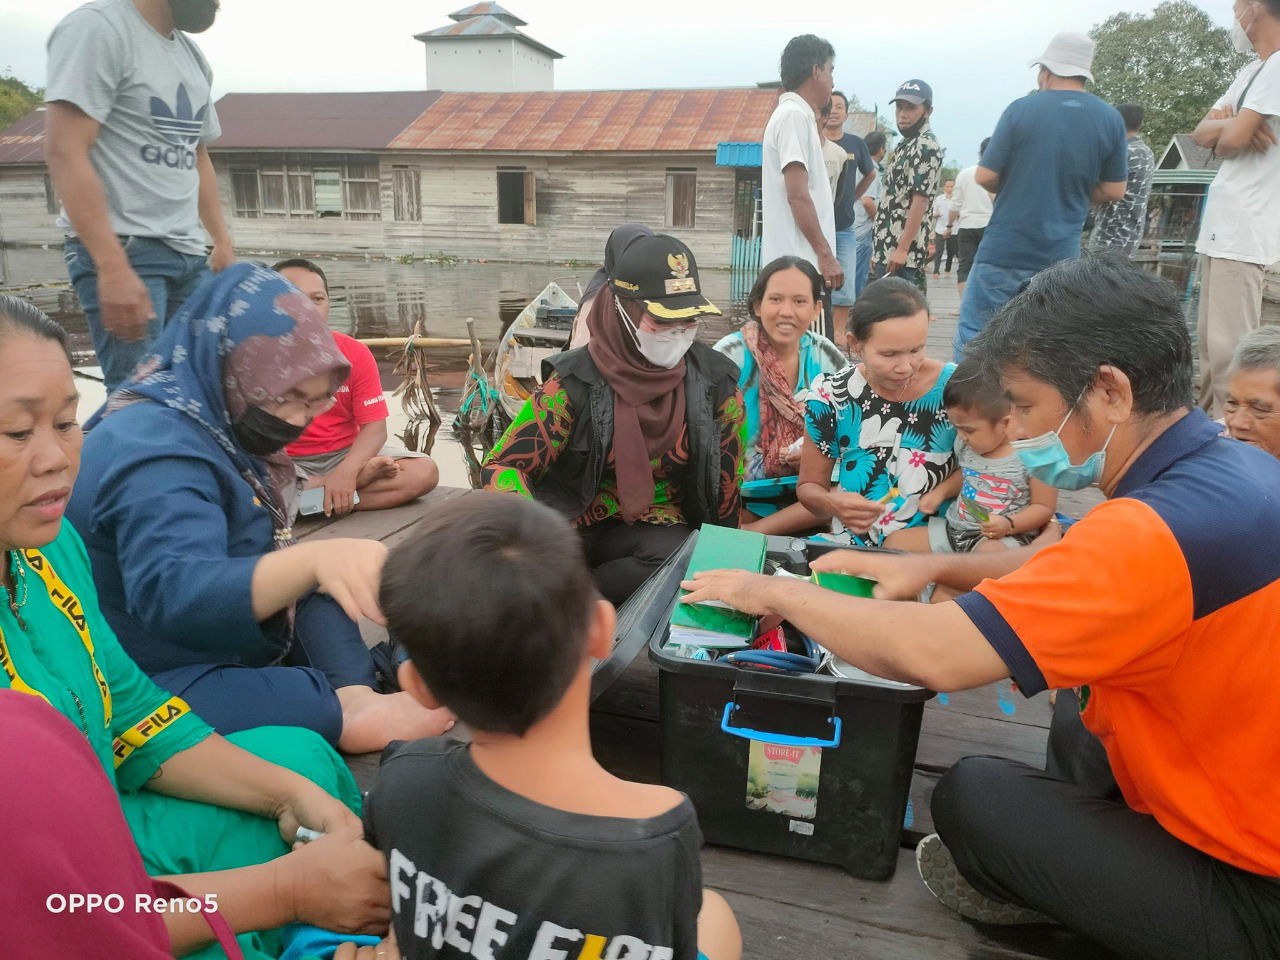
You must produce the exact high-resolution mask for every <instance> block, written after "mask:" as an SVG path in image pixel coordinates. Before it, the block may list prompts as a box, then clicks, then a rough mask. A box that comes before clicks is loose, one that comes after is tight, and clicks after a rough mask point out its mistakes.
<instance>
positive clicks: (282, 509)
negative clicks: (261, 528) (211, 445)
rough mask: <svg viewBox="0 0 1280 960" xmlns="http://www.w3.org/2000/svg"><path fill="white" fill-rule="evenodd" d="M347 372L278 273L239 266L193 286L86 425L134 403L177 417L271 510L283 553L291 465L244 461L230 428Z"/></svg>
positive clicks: (311, 309)
mask: <svg viewBox="0 0 1280 960" xmlns="http://www.w3.org/2000/svg"><path fill="white" fill-rule="evenodd" d="M349 372H350V365H349V364H348V363H347V360H346V358H345V357H344V356H343V355H342V353H341V352H340V351H339V350H338V345H337V343H336V342H335V341H334V339H333V333H332V332H331V331H330V330H329V327H328V325H327V324H326V323H325V321H324V318H323V317H322V316H321V315H320V311H319V310H317V309H316V306H315V304H313V303H312V302H311V301H310V300H309V299H308V298H307V297H306V296H305V295H304V294H302V293H301V292H299V290H298V289H297V288H296V287H295V286H293V284H291V283H289V281H287V280H286V279H285V278H284V277H282V276H280V274H278V273H275V272H273V271H271V270H267V269H265V268H264V267H259V266H256V265H255V264H250V263H240V264H236V265H235V266H233V267H229V268H228V269H226V270H224V271H223V272H222V273H219V274H215V275H214V276H212V277H209V278H208V279H207V280H205V281H204V283H202V284H201V285H200V286H199V287H198V288H197V289H196V291H195V293H194V294H192V296H191V298H190V299H189V300H188V301H187V302H186V304H184V305H183V307H182V309H181V310H180V311H179V312H178V314H177V316H175V317H174V318H173V319H172V320H171V321H169V324H168V325H167V326H166V327H165V330H164V332H163V333H162V334H161V335H160V338H159V339H158V340H157V341H156V343H155V347H154V349H153V352H152V353H150V354H148V355H147V356H145V357H143V359H142V362H141V363H139V364H138V368H137V369H136V370H135V371H134V372H133V376H132V377H130V379H129V380H128V381H126V382H125V383H124V384H123V385H122V386H121V387H120V388H119V389H118V390H116V391H115V392H114V393H113V394H111V396H110V397H109V398H108V399H107V403H106V406H105V407H103V408H102V409H101V410H100V411H98V413H96V414H94V416H93V417H92V418H91V419H90V420H89V422H88V424H86V428H87V429H92V428H93V427H94V426H95V425H96V424H97V423H98V421H99V420H101V419H102V418H103V417H109V416H111V414H113V413H115V412H116V411H117V410H121V409H123V408H124V407H127V406H130V405H131V404H134V403H140V402H143V401H150V402H152V403H162V404H164V405H165V406H166V407H169V408H171V409H173V410H178V411H180V412H181V413H183V414H185V415H186V416H188V417H190V418H191V419H192V420H194V421H195V422H196V423H198V424H199V425H200V426H201V427H202V428H203V429H204V430H205V431H206V432H207V433H208V434H209V435H210V436H211V437H213V439H214V440H215V441H216V442H217V444H218V446H219V447H221V448H222V450H223V451H224V452H225V453H226V455H227V456H228V457H229V458H230V459H231V462H232V463H234V464H235V466H236V469H237V470H238V472H239V473H240V475H241V476H242V477H244V479H245V481H246V482H247V483H248V484H249V486H250V487H252V488H253V492H254V493H255V494H256V495H257V496H258V498H259V499H261V500H262V502H263V504H265V505H266V507H267V509H268V510H269V511H270V512H271V522H272V526H273V527H274V528H275V540H276V546H277V547H285V546H288V545H289V544H290V543H292V542H293V530H292V523H293V520H292V511H291V509H290V500H291V497H290V492H291V491H292V489H293V487H294V484H295V482H296V473H295V471H294V466H293V461H291V460H290V459H289V458H288V456H286V455H285V453H284V451H283V450H282V451H280V452H279V453H275V454H272V455H271V456H268V457H255V456H253V455H252V454H250V453H248V452H247V451H246V450H245V449H244V448H243V447H241V446H240V444H239V443H237V442H236V437H235V433H234V431H233V430H232V429H231V424H232V423H233V422H234V421H235V420H237V419H239V418H240V417H241V416H242V415H243V414H244V412H245V411H246V410H247V409H248V408H249V407H265V406H269V405H271V404H272V403H273V402H275V400H276V399H277V398H278V397H281V396H283V395H284V394H286V393H288V392H289V391H290V390H292V389H294V388H295V387H297V386H298V385H299V384H301V383H303V382H305V381H306V380H309V379H310V378H312V377H314V376H317V375H319V374H325V373H327V374H329V375H330V377H331V384H332V385H331V387H330V389H332V390H336V389H337V388H338V387H339V386H341V385H342V383H343V381H344V380H346V378H347V374H348V373H349Z"/></svg>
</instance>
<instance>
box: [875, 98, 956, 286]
mask: <svg viewBox="0 0 1280 960" xmlns="http://www.w3.org/2000/svg"><path fill="white" fill-rule="evenodd" d="M891 102H892V103H893V105H894V108H895V115H896V119H897V123H898V133H900V134H902V141H901V142H900V143H899V144H898V145H897V146H896V147H894V149H893V156H892V157H891V158H890V160H889V163H888V165H887V166H886V167H885V169H884V191H883V193H882V194H881V198H880V210H879V212H878V213H877V214H876V233H875V240H874V245H875V249H874V252H873V254H872V259H873V260H874V261H875V262H874V266H873V268H872V271H873V273H874V275H875V277H876V278H877V279H879V278H880V277H883V276H885V275H887V274H893V275H895V276H899V277H902V278H903V279H904V280H909V281H910V282H912V283H914V284H915V285H916V286H917V287H919V288H920V289H921V290H926V289H927V288H928V283H929V281H928V279H927V278H926V274H925V270H926V269H927V267H928V263H929V236H930V234H931V233H932V230H931V224H930V222H929V209H930V207H931V206H932V205H933V198H934V196H935V195H936V194H937V192H938V180H939V178H940V177H941V175H942V148H941V147H940V146H938V141H937V140H936V139H935V138H934V136H933V131H932V130H931V129H930V128H929V118H930V117H931V116H932V115H933V88H932V87H930V86H929V84H927V83H925V82H924V81H923V80H908V81H907V82H906V83H904V84H902V86H900V87H898V92H897V93H896V94H894V96H893V100H892V101H891Z"/></svg>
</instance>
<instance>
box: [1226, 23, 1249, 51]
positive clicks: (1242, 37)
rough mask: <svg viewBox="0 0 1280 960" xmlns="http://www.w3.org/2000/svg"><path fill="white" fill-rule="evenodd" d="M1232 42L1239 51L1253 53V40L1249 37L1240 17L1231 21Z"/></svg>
mask: <svg viewBox="0 0 1280 960" xmlns="http://www.w3.org/2000/svg"><path fill="white" fill-rule="evenodd" d="M1231 43H1232V44H1233V45H1234V46H1235V48H1236V52H1237V53H1253V41H1251V40H1250V39H1249V33H1248V31H1247V30H1245V27H1244V24H1242V23H1241V22H1240V18H1239V17H1236V18H1235V19H1234V20H1233V21H1232V23H1231Z"/></svg>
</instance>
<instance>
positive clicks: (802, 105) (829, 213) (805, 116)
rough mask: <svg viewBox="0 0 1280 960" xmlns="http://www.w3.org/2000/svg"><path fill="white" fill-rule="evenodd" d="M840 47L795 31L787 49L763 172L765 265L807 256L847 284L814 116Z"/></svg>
mask: <svg viewBox="0 0 1280 960" xmlns="http://www.w3.org/2000/svg"><path fill="white" fill-rule="evenodd" d="M834 70H835V49H834V48H833V47H832V46H831V44H829V43H828V42H827V41H826V40H823V39H822V38H821V37H815V36H814V35H813V34H810V33H806V34H804V35H803V36H799V37H793V38H792V39H791V41H790V42H788V43H787V46H786V48H785V49H784V50H783V51H782V63H781V74H782V87H783V90H784V91H785V92H784V93H783V94H782V96H781V97H779V98H778V106H777V107H776V108H774V111H773V116H771V117H770V118H769V123H768V125H767V126H765V128H764V145H763V170H762V171H761V184H760V193H761V213H762V215H763V218H764V224H763V231H764V234H763V236H762V237H761V240H760V246H761V251H760V259H761V262H762V264H765V263H770V262H771V261H773V260H776V259H777V258H778V257H782V256H787V255H790V256H796V257H804V258H805V259H806V260H808V261H809V262H810V263H812V264H813V265H814V266H815V267H817V268H818V272H819V273H821V274H822V279H823V280H824V281H825V282H826V284H827V287H828V289H830V290H838V289H839V288H840V287H841V285H842V284H843V283H844V270H843V268H841V266H840V263H839V261H838V260H836V255H835V248H836V217H835V206H834V202H833V199H832V195H831V185H830V183H828V182H827V171H826V166H825V164H824V162H823V158H822V138H821V137H820V136H818V126H817V124H816V123H815V122H814V115H815V114H816V113H817V112H818V111H820V110H821V109H822V108H823V107H824V106H826V105H827V102H828V101H830V99H831V91H832V89H833V87H834V83H833V81H832V74H833V71H834Z"/></svg>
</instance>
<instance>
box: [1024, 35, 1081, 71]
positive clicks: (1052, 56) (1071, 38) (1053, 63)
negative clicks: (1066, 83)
mask: <svg viewBox="0 0 1280 960" xmlns="http://www.w3.org/2000/svg"><path fill="white" fill-rule="evenodd" d="M1094 46H1095V44H1094V42H1093V41H1092V40H1090V39H1089V38H1088V37H1086V36H1085V35H1084V34H1083V33H1060V34H1058V35H1057V36H1056V37H1054V38H1053V39H1052V40H1050V41H1049V46H1047V47H1046V48H1045V51H1044V53H1042V54H1041V55H1040V56H1038V57H1036V58H1035V59H1034V60H1032V61H1031V62H1030V63H1028V64H1027V66H1028V67H1037V66H1042V67H1044V68H1045V69H1046V70H1048V71H1049V72H1050V73H1053V74H1057V75H1058V76H1059V77H1084V78H1085V79H1086V80H1088V81H1089V82H1090V83H1092V82H1093V51H1094Z"/></svg>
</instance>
